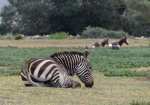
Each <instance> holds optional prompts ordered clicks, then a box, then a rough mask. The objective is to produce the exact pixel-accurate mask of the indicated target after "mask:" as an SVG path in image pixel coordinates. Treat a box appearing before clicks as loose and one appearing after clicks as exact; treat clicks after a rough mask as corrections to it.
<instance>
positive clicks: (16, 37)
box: [15, 35, 23, 40]
mask: <svg viewBox="0 0 150 105" xmlns="http://www.w3.org/2000/svg"><path fill="white" fill-rule="evenodd" d="M20 39H23V37H22V36H21V35H17V36H15V40H20Z"/></svg>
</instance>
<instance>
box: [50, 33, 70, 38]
mask: <svg viewBox="0 0 150 105" xmlns="http://www.w3.org/2000/svg"><path fill="white" fill-rule="evenodd" d="M67 36H68V33H66V32H57V33H54V34H50V35H49V36H48V37H47V38H48V39H65V38H67Z"/></svg>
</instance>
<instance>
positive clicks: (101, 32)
mask: <svg viewBox="0 0 150 105" xmlns="http://www.w3.org/2000/svg"><path fill="white" fill-rule="evenodd" d="M123 34H125V35H126V36H128V35H127V34H126V33H125V32H123V31H113V30H106V29H103V28H100V27H86V30H84V31H83V33H82V37H83V38H104V37H105V36H108V37H109V38H120V37H121V36H123Z"/></svg>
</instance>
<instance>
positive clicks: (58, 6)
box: [0, 0, 150, 36]
mask: <svg viewBox="0 0 150 105" xmlns="http://www.w3.org/2000/svg"><path fill="white" fill-rule="evenodd" d="M8 1H9V5H8V6H5V7H4V8H3V9H2V11H1V13H0V16H1V17H2V22H1V24H0V30H1V31H0V34H6V33H14V34H25V35H35V34H41V35H44V34H51V33H55V32H68V33H69V34H71V35H77V34H81V33H82V32H83V30H84V29H85V27H88V26H91V27H101V28H104V29H108V30H117V31H118V30H121V31H125V32H127V33H129V34H132V35H134V36H141V35H143V36H149V33H150V12H149V11H150V1H149V0H140V1H139V0H8Z"/></svg>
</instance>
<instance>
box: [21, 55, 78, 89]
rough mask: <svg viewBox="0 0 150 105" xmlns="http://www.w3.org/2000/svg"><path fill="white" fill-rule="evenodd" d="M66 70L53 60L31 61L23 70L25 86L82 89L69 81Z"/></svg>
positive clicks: (39, 59)
mask: <svg viewBox="0 0 150 105" xmlns="http://www.w3.org/2000/svg"><path fill="white" fill-rule="evenodd" d="M65 71H66V70H65V68H64V67H63V66H61V65H59V64H57V63H56V62H55V61H54V60H53V59H51V58H48V59H45V58H36V59H30V60H29V61H27V62H26V63H25V65H24V66H23V67H22V69H21V77H22V80H23V81H24V84H25V86H33V85H35V86H53V87H80V84H79V83H77V82H74V81H73V80H71V79H69V77H68V75H67V74H66V72H65Z"/></svg>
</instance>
